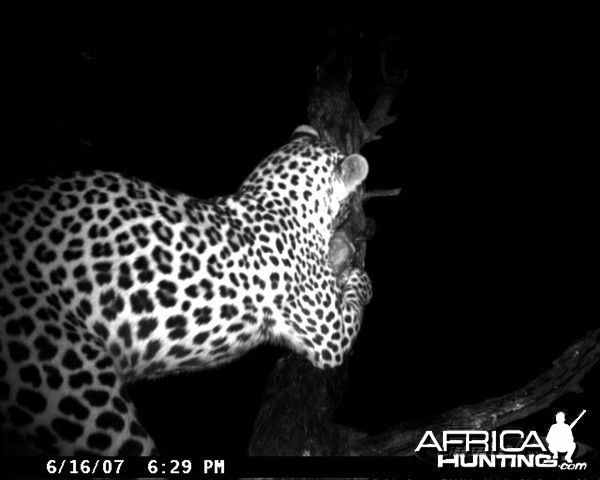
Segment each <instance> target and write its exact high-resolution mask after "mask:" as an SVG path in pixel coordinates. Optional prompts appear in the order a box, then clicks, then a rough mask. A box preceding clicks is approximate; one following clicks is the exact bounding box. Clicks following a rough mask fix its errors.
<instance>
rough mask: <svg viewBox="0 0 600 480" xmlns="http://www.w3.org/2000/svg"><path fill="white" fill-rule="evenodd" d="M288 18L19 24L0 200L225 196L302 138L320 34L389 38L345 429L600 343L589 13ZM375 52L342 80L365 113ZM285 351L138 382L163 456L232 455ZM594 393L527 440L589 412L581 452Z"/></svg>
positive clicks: (473, 393)
mask: <svg viewBox="0 0 600 480" xmlns="http://www.w3.org/2000/svg"><path fill="white" fill-rule="evenodd" d="M372 8H373V10H374V9H375V6H373V7H372ZM382 8H383V7H382ZM300 10H301V8H300V7H299V8H298V10H297V11H295V10H292V11H289V12H273V11H269V10H266V9H265V10H264V11H257V10H253V11H251V12H242V11H240V10H238V9H237V7H233V6H232V7H231V11H229V12H227V13H224V12H220V13H218V14H217V13H213V12H208V11H192V10H189V11H184V10H181V11H175V10H174V9H173V10H172V11H170V12H164V11H162V10H156V11H152V12H149V11H147V10H144V11H143V12H142V11H136V12H126V13H125V12H122V11H115V12H86V13H83V12H77V13H78V14H77V15H76V16H71V14H72V13H75V12H65V14H64V15H63V16H61V18H60V20H58V21H57V20H55V19H54V18H52V20H50V19H49V18H44V17H43V15H40V16H39V18H36V20H35V21H32V20H30V19H29V17H20V18H19V19H18V25H19V27H18V28H15V29H14V32H13V31H11V32H10V35H9V36H10V41H9V47H10V48H9V50H10V53H9V56H8V57H7V59H8V62H5V66H8V68H7V69H6V76H7V77H8V78H9V79H10V80H12V84H11V87H10V89H8V90H7V91H6V93H5V96H6V99H7V100H10V103H11V105H12V106H13V107H14V108H11V109H9V110H7V112H8V113H7V115H8V116H9V118H8V120H9V121H10V124H11V127H10V129H9V130H8V135H7V141H6V142H5V143H4V150H5V153H6V154H5V155H3V157H4V160H3V161H2V163H3V172H4V173H3V178H2V183H3V184H9V183H10V182H11V181H14V180H15V179H19V178H22V177H23V176H31V175H32V174H37V173H44V172H45V171H46V170H47V171H53V170H54V169H56V168H72V167H75V168H80V167H85V168H87V167H99V168H103V169H109V170H118V171H125V172H129V173H133V174H135V175H137V176H139V177H141V178H143V179H147V180H151V181H154V182H157V183H160V184H162V185H163V186H167V187H172V188H177V189H179V190H182V191H185V192H187V193H189V194H191V195H194V196H198V197H211V196H215V195H223V194H228V193H231V192H233V191H234V190H235V189H236V188H237V186H238V185H239V184H240V183H241V182H242V181H243V179H244V178H245V176H247V175H248V174H249V172H250V171H251V170H252V168H253V167H254V165H256V163H257V162H258V161H259V160H260V159H261V158H262V157H264V156H265V155H266V154H268V153H269V152H270V151H272V150H273V149H275V148H277V147H278V146H280V145H282V144H284V143H286V142H287V141H288V139H289V136H290V134H291V132H292V131H293V129H294V128H295V127H296V126H297V125H299V124H302V123H306V105H307V100H308V95H309V92H310V90H311V88H312V86H313V84H314V80H315V78H314V71H315V66H316V65H317V64H318V62H319V61H320V60H321V59H322V56H323V54H324V53H325V52H326V50H327V46H328V45H329V42H330V39H331V34H332V33H333V32H335V31H339V29H340V28H341V27H343V26H344V25H350V26H353V27H355V28H357V29H358V31H361V32H363V36H364V37H365V38H366V39H369V38H373V36H374V35H375V36H376V35H377V33H381V32H391V33H395V34H397V35H398V36H399V37H398V38H399V43H398V45H397V47H396V49H395V50H394V52H395V53H394V56H393V57H392V58H393V63H394V65H395V66H398V67H403V68H407V69H408V70H409V77H408V79H407V80H406V82H405V83H404V84H403V85H402V87H401V89H400V92H399V94H398V97H397V100H396V102H395V104H394V107H393V112H392V113H396V114H397V115H398V121H397V122H396V123H395V124H394V125H393V126H390V127H387V128H386V129H384V130H382V131H381V132H380V133H381V134H382V135H383V138H382V140H380V141H379V142H377V143H373V144H370V145H368V146H367V148H365V149H364V151H363V152H362V153H363V154H364V155H365V156H366V157H367V158H368V160H369V163H370V176H369V178H368V184H367V186H368V187H369V188H372V189H374V188H396V187H402V193H401V195H400V196H398V197H395V198H388V199H374V200H370V201H369V202H368V203H367V205H366V211H367V214H368V215H369V216H370V217H372V218H374V219H375V221H376V222H377V235H376V237H375V238H374V239H373V240H372V241H371V242H370V243H369V247H368V254H367V266H366V268H367V271H368V273H369V274H370V276H371V278H372V280H373V285H374V290H375V295H374V299H373V301H372V303H371V305H370V306H369V307H368V309H367V311H366V317H365V322H364V324H363V327H362V330H361V334H360V335H359V338H358V341H357V343H356V345H355V348H354V353H353V356H352V359H351V366H350V369H351V379H350V380H351V381H350V385H349V389H348V392H347V396H346V398H345V400H344V402H343V405H342V407H341V409H340V411H339V412H338V418H339V421H340V422H343V423H347V424H350V425H353V426H355V427H357V428H362V429H365V430H368V431H373V432H375V431H378V430H381V429H383V428H386V427H389V426H391V425H392V424H393V423H394V422H397V421H401V420H407V421H410V420H414V419H417V418H423V417H426V416H428V415H432V414H435V413H439V412H441V411H444V410H446V409H448V408H451V407H454V406H458V405H461V404H465V403H474V402H477V401H480V400H483V399H485V398H488V397H491V396H496V395H500V394H503V393H507V392H509V391H511V390H512V389H516V388H518V387H520V386H522V385H524V384H525V383H526V382H527V381H529V380H531V379H532V378H534V377H535V376H536V375H538V374H540V373H541V372H542V371H544V370H545V369H547V368H549V367H550V365H551V362H552V360H553V359H554V358H556V357H558V356H559V355H560V353H562V352H563V351H564V350H565V349H566V348H567V347H568V346H569V345H570V344H571V343H573V342H574V341H575V340H576V339H577V338H579V337H580V336H582V335H584V334H585V332H587V331H588V330H589V329H591V328H593V327H594V326H595V325H597V318H598V315H597V309H592V305H591V304H592V301H591V297H592V282H593V284H596V283H597V282H596V272H597V269H596V268H595V267H594V266H593V264H592V253H591V252H592V226H593V224H595V223H596V221H595V220H596V215H593V214H596V208H594V207H595V206H596V204H597V195H596V193H597V190H596V188H595V187H596V185H595V182H594V181H593V179H594V178H595V177H593V176H592V166H593V163H592V159H593V158H595V157H596V155H597V154H596V155H594V154H593V153H592V152H593V151H594V149H593V148H592V147H593V146H592V137H591V132H592V127H591V125H592V123H591V122H592V119H591V116H592V115H593V114H595V112H596V102H595V100H594V99H593V98H592V95H593V93H594V92H593V89H592V82H593V81H594V79H595V78H597V77H596V76H595V73H594V70H595V58H596V57H597V54H596V53H595V52H594V49H593V44H592V41H591V30H590V29H589V28H588V27H587V26H586V25H585V21H584V20H585V18H586V13H585V12H569V13H565V12H562V11H557V12H548V11H545V12H544V15H542V14H540V13H539V12H536V13H534V14H525V13H524V12H522V11H520V10H519V11H511V10H505V11H501V10H495V11H486V12H483V11H470V10H469V11H467V10H465V11H456V10H447V11H437V12H433V11H432V12H428V13H427V14H426V15H422V14H421V15H416V14H412V13H411V14H409V13H405V12H403V13H399V12H395V13H392V11H386V10H381V11H379V12H375V11H373V12H372V13H373V14H374V18H379V19H381V18H386V17H387V18H388V20H387V21H382V20H377V19H375V20H367V19H364V20H361V21H360V22H358V21H356V18H357V17H356V16H347V15H345V16H344V17H345V18H339V16H338V17H337V18H336V17H333V16H332V17H326V18H325V17H324V16H322V13H321V12H317V11H312V12H300ZM386 12H387V13H386ZM333 18H335V20H333ZM14 20H15V22H16V20H17V19H16V18H15V19H14ZM9 23H10V22H9ZM372 54H373V52H372V51H370V50H369V47H368V46H367V47H365V50H364V52H363V55H362V56H360V57H359V61H358V62H357V65H356V69H355V77H354V80H355V81H354V83H353V93H354V95H355V99H356V101H357V102H358V104H359V108H360V109H361V111H363V112H364V113H366V112H368V111H369V109H370V107H371V102H372V100H373V98H374V93H373V90H372V88H373V87H374V86H375V84H374V82H376V81H377V75H376V69H377V65H376V63H375V62H374V60H373V57H372ZM370 55H371V56H370ZM80 140H84V141H85V143H82V142H81V141H80ZM594 243H595V244H596V245H597V243H596V242H594ZM594 291H595V289H594ZM283 353H284V352H283V351H281V350H278V349H275V348H271V347H262V348H259V349H257V350H256V351H254V352H252V353H251V354H249V355H248V356H247V357H245V358H244V359H242V360H240V361H238V362H236V363H234V364H231V365H229V366H227V367H224V368H221V369H219V370H217V371H209V372H201V373H198V374H186V375H183V376H179V377H176V378H169V379H163V380H157V381H152V382H147V381H142V382H139V383H138V384H136V385H135V386H134V387H133V396H134V399H135V400H136V403H137V405H138V410H139V414H140V417H141V419H142V422H143V423H144V424H145V426H146V427H147V428H148V430H149V431H150V433H151V434H152V435H153V436H154V437H155V439H156V442H157V445H158V447H159V449H160V450H161V452H162V453H163V454H167V455H186V454H194V455H204V454H208V453H219V454H243V453H244V452H245V449H246V446H247V442H248V438H249V436H250V433H251V429H252V422H253V419H254V415H255V414H256V411H257V409H258V407H259V405H260V401H261V393H262V389H263V387H264V383H265V380H266V376H267V375H268V372H269V371H270V369H271V368H272V367H273V365H274V362H275V361H276V359H277V358H278V357H279V356H281V355H282V354H283ZM598 380H599V377H598V368H596V369H595V370H594V371H592V373H591V374H590V375H589V376H588V378H587V379H586V381H585V382H584V385H583V386H584V387H585V388H586V393H585V394H584V395H578V396H576V395H569V396H567V397H564V398H563V399H562V400H560V401H559V402H558V403H557V404H555V405H553V406H552V408H550V409H548V410H545V411H543V412H540V414H538V415H536V416H534V417H533V418H530V419H526V420H523V422H522V425H530V426H531V428H537V429H539V430H540V431H544V430H546V429H547V428H548V426H549V425H550V424H551V423H553V419H554V418H553V417H554V413H555V411H556V408H565V409H566V411H567V421H569V419H571V418H572V417H574V416H576V415H577V414H578V413H579V411H580V409H582V408H586V409H587V410H588V414H587V415H586V416H585V417H584V418H583V420H582V421H581V423H580V424H578V426H577V429H576V431H575V437H576V439H577V440H579V441H583V442H585V443H587V444H589V445H592V446H595V448H596V449H597V448H598V447H600V441H599V437H598V434H597V432H598V431H599V427H600V420H599V418H598V417H600V410H595V409H594V407H595V405H597V404H598V394H597V389H595V385H596V384H597V383H598Z"/></svg>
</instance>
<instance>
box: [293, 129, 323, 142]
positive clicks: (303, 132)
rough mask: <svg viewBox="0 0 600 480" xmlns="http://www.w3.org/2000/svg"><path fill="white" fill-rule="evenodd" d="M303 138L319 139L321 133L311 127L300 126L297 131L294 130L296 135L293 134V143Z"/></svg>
mask: <svg viewBox="0 0 600 480" xmlns="http://www.w3.org/2000/svg"><path fill="white" fill-rule="evenodd" d="M302 137H309V138H310V137H313V138H319V132H317V131H316V130H315V129H314V128H313V127H311V126H310V125H300V126H299V127H296V130H294V133H292V138H291V141H292V142H293V141H294V140H298V139H299V138H302Z"/></svg>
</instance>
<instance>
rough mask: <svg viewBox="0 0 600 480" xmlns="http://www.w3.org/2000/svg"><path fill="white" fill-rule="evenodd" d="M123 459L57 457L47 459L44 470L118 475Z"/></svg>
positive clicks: (61, 473)
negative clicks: (68, 458)
mask: <svg viewBox="0 0 600 480" xmlns="http://www.w3.org/2000/svg"><path fill="white" fill-rule="evenodd" d="M124 462H125V460H118V459H114V458H111V459H106V458H104V459H100V458H99V459H95V460H83V459H79V460H78V459H70V460H66V459H59V460H48V462H47V463H46V472H48V473H49V474H50V475H80V474H84V475H87V474H92V475H93V474H96V473H98V474H100V473H103V474H105V475H115V476H116V475H119V473H121V468H122V467H123V463H124Z"/></svg>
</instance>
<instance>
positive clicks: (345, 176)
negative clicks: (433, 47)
mask: <svg viewBox="0 0 600 480" xmlns="http://www.w3.org/2000/svg"><path fill="white" fill-rule="evenodd" d="M340 170H341V172H340V173H341V175H340V177H341V179H342V181H343V182H344V185H345V186H346V189H347V190H348V192H353V191H354V190H356V188H357V187H358V186H359V185H360V184H361V183H362V182H363V181H364V180H365V178H367V174H368V173H369V163H368V162H367V159H366V158H365V157H363V156H362V155H359V154H358V153H353V154H352V155H348V156H347V157H346V158H344V160H343V161H342V164H341V166H340Z"/></svg>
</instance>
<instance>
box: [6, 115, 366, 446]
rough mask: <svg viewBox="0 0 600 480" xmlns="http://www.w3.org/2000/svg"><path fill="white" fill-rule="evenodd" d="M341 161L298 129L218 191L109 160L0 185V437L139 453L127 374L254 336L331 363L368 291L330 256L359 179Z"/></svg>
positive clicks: (245, 342) (152, 371)
mask: <svg viewBox="0 0 600 480" xmlns="http://www.w3.org/2000/svg"><path fill="white" fill-rule="evenodd" d="M343 162H344V157H343V155H341V153H340V152H339V151H338V150H337V149H335V148H334V147H332V146H331V145H328V144H326V143H324V142H322V141H320V140H319V139H318V137H317V135H316V132H314V130H312V129H310V128H306V127H303V128H300V129H298V130H297V134H296V136H295V139H294V140H293V141H291V142H290V143H289V144H287V145H285V146H284V147H282V148H280V149H279V150H276V151H275V152H273V153H272V154H271V155H270V156H268V157H267V158H266V159H265V160H263V161H262V162H261V163H260V164H259V165H258V167H257V168H256V169H255V170H254V171H253V172H252V174H251V175H250V176H249V177H248V178H247V179H246V181H245V182H244V183H243V184H242V186H241V188H240V189H239V190H238V192H237V193H235V194H233V195H230V196H226V197H220V198H215V199H212V200H198V199H196V198H192V197H190V196H188V195H185V194H182V193H177V192H173V191H168V190H165V189H163V188H160V187H158V186H156V185H153V184H150V183H147V182H144V181H141V180H138V179H137V178H133V177H128V176H125V175H121V174H116V173H104V172H94V173H91V174H83V173H77V174H74V175H71V176H64V177H60V178H53V179H50V180H43V181H34V182H30V183H26V184H24V185H22V186H20V187H19V188H17V189H15V190H13V191H10V192H8V193H5V194H2V195H0V225H1V227H0V228H1V229H0V426H1V429H2V439H3V441H4V442H7V441H16V442H18V443H19V445H24V447H23V448H24V450H25V453H38V452H45V453H60V454H64V455H71V454H101V455H115V454H118V455H138V454H144V455H147V454H151V453H155V448H154V443H153V441H152V439H151V438H150V437H149V436H148V434H147V433H146V431H145V430H144V428H143V427H142V426H141V425H140V424H139V423H138V421H137V419H136V412H135V408H134V406H133V404H132V403H131V401H130V400H129V398H128V397H127V394H126V391H125V386H126V384H127V382H130V381H133V380H135V379H139V378H145V377H153V376H157V375H162V374H167V373H172V372H181V371H186V370H192V369H199V368H207V367H214V366H217V365H220V364H222V363H224V362H229V361H231V360H233V359H235V358H237V357H239V356H240V355H243V354H244V353H246V352H247V351H248V350H250V349H251V348H253V347H254V346H256V345H257V344H260V343H263V342H278V343H282V344H286V345H288V346H289V347H290V348H291V349H293V350H295V351H296V352H298V353H300V354H302V355H304V356H305V357H307V358H308V359H309V360H310V361H311V362H312V363H313V364H314V365H315V366H317V367H319V368H326V367H333V366H336V365H339V364H340V363H341V362H342V361H343V359H344V355H345V354H346V353H347V352H348V351H349V349H350V348H351V346H352V343H353V341H354V338H355V337H356V334H357V333H358V330H359V328H360V324H361V313H362V310H363V307H364V305H365V304H366V303H367V302H368V301H369V299H370V296H371V291H370V281H369V279H368V277H367V275H366V274H365V273H364V272H363V271H362V270H358V269H356V270H351V271H350V272H348V274H347V275H344V278H345V279H346V280H345V283H344V284H343V285H340V284H339V283H338V280H336V277H335V276H334V274H333V272H332V269H331V266H330V265H329V262H328V261H327V257H328V250H329V242H330V239H331V236H332V221H333V219H334V218H335V216H336V215H337V213H338V211H339V210H340V206H341V205H342V204H343V202H344V200H345V198H346V197H347V196H348V195H349V193H351V190H352V189H353V188H354V186H349V185H348V184H347V183H344V179H343V175H341V174H340V168H341V165H342V163H343ZM365 175H366V173H365Z"/></svg>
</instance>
